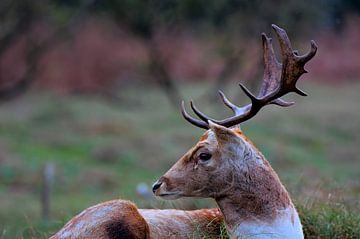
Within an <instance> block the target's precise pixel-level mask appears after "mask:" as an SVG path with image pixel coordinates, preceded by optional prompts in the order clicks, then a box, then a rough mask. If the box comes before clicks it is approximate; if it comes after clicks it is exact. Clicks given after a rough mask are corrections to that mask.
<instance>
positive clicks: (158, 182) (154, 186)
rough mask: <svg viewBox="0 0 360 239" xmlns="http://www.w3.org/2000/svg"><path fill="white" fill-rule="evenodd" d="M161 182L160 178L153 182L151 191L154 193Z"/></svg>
mask: <svg viewBox="0 0 360 239" xmlns="http://www.w3.org/2000/svg"><path fill="white" fill-rule="evenodd" d="M161 184H162V182H161V181H160V180H159V181H157V182H155V183H154V185H153V187H152V191H153V193H155V192H156V190H157V189H159V188H160V186H161Z"/></svg>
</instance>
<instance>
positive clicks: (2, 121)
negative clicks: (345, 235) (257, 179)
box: [0, 0, 360, 238]
mask: <svg viewBox="0 0 360 239" xmlns="http://www.w3.org/2000/svg"><path fill="white" fill-rule="evenodd" d="M359 13H360V2H359V1H356V0H343V1H341V0H317V1H314V0H313V1H297V0H290V1H284V0H273V1H265V0H253V1H247V0H223V1H218V0H182V1H176V0H161V1H155V0H106V1H101V0H38V1H31V0H2V1H1V2H0V103H1V104H0V238H46V237H47V236H49V235H50V234H51V233H53V232H55V231H56V230H58V229H59V228H61V227H62V225H63V224H64V222H66V221H67V220H68V219H70V218H71V217H72V216H74V215H75V214H76V213H78V212H80V211H81V210H82V209H85V208H87V207H89V206H91V205H94V204H97V203H99V202H102V201H105V200H110V199H116V198H123V199H129V200H133V201H134V202H136V203H137V205H139V207H147V208H182V209H193V208H201V207H211V206H214V204H213V202H212V201H211V200H194V199H191V200H179V201H175V202H166V201H160V200H157V199H155V198H153V196H152V194H151V192H150V191H149V188H150V185H151V184H152V183H153V182H154V181H155V180H157V179H158V178H159V177H160V176H161V175H162V174H163V173H164V172H165V171H166V170H167V169H168V168H169V167H170V166H171V165H172V164H173V163H174V162H175V161H176V160H177V159H178V158H180V157H181V155H182V154H183V153H185V152H186V151H187V150H188V148H189V147H191V146H192V145H193V144H194V143H196V142H197V140H198V138H199V137H200V135H201V134H202V133H203V130H201V129H198V128H195V127H193V126H192V125H190V124H188V123H187V122H186V121H185V120H184V119H183V118H182V116H181V114H180V102H181V100H182V99H184V100H185V101H189V100H190V99H193V100H195V101H196V102H197V105H198V106H200V107H201V109H203V110H204V111H205V112H207V113H208V114H209V115H211V116H214V117H215V118H224V117H226V116H228V115H230V114H231V113H230V112H229V111H228V110H227V109H225V107H224V106H223V105H222V103H221V101H220V99H219V97H218V95H217V91H218V90H219V89H221V90H223V91H224V92H225V93H226V94H227V95H228V96H229V98H230V99H232V100H233V102H236V103H237V104H239V105H242V104H246V103H248V99H247V98H246V97H245V96H244V94H243V93H242V92H241V91H240V88H238V87H237V85H238V83H240V82H242V83H244V84H245V85H246V86H248V87H249V88H250V89H251V90H252V91H253V92H257V90H258V88H259V84H260V82H261V78H262V70H263V64H262V58H261V57H262V55H261V54H262V47H261V38H260V34H261V33H262V32H265V33H267V34H268V35H269V34H271V24H272V23H275V24H277V25H279V26H280V27H282V28H285V29H286V30H287V32H288V34H289V37H290V39H291V40H292V44H293V47H294V49H299V51H300V53H305V52H307V51H308V50H309V48H310V40H311V39H313V40H315V41H316V43H317V45H318V47H319V49H318V54H317V55H316V56H315V58H314V59H313V60H312V61H311V62H310V63H309V64H308V66H307V69H308V71H309V72H310V73H309V74H306V75H305V76H303V77H302V78H301V80H300V81H299V83H298V85H299V88H300V89H303V90H304V91H305V92H307V93H308V94H309V96H308V97H300V96H297V95H295V96H294V95H291V96H289V97H287V98H288V99H292V100H294V101H296V104H295V106H293V107H290V108H286V109H279V108H278V107H275V106H269V107H266V108H265V109H264V110H262V112H261V113H260V114H259V115H257V116H256V117H255V119H252V120H251V122H247V123H244V125H243V127H242V128H243V130H244V132H245V133H246V134H247V136H248V137H249V138H251V139H252V140H253V141H254V143H255V144H256V145H257V146H258V147H259V149H260V150H261V151H262V152H263V153H264V154H265V156H266V157H267V159H268V160H269V161H270V163H271V164H272V165H273V167H274V169H275V171H277V172H278V174H279V176H280V178H281V179H282V181H283V182H284V184H285V185H286V187H287V188H288V190H289V191H290V193H291V194H292V197H293V198H294V200H295V201H296V203H297V204H298V205H299V207H304V208H311V207H312V206H313V205H318V204H319V203H320V204H323V203H326V204H330V205H332V206H334V207H338V206H339V205H341V206H340V207H341V208H345V209H346V210H348V211H351V212H357V213H358V212H359V211H360V206H359V196H360V150H359V145H360V94H359V91H360V47H359V45H360V44H359V43H360V27H359V26H360V16H359ZM273 42H274V44H275V46H276V49H278V46H277V41H276V40H275V39H274V41H273ZM345 209H344V210H345ZM349 238H350V237H349ZM354 238H355V237H354Z"/></svg>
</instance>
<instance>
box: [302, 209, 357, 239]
mask: <svg viewBox="0 0 360 239" xmlns="http://www.w3.org/2000/svg"><path fill="white" fill-rule="evenodd" d="M298 210H299V214H300V218H301V222H302V224H303V230H304V234H305V238H307V239H328V238H332V239H358V238H360V214H359V210H356V209H350V208H347V207H346V206H345V205H344V204H341V203H318V204H317V205H313V206H311V207H306V206H301V205H299V207H298Z"/></svg>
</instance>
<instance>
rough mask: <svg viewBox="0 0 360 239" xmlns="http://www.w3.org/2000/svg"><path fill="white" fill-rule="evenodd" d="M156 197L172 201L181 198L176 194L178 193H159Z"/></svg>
mask: <svg viewBox="0 0 360 239" xmlns="http://www.w3.org/2000/svg"><path fill="white" fill-rule="evenodd" d="M157 196H158V197H161V198H163V199H166V200H174V199H178V198H180V197H181V195H180V193H178V192H171V193H170V192H169V193H160V194H159V195H157Z"/></svg>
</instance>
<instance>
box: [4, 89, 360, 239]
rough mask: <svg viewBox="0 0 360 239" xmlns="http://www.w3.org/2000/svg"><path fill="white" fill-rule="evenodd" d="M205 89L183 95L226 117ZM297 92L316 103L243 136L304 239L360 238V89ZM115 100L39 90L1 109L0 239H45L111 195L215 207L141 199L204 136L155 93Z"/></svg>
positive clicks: (267, 120) (270, 112) (136, 92)
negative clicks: (45, 187) (267, 167)
mask: <svg viewBox="0 0 360 239" xmlns="http://www.w3.org/2000/svg"><path fill="white" fill-rule="evenodd" d="M209 88H210V87H204V85H202V84H198V85H185V86H184V88H183V89H182V92H183V93H186V94H185V95H184V98H185V99H190V98H192V99H195V100H196V102H197V105H198V106H199V107H201V108H202V109H204V111H205V112H208V113H209V114H210V115H215V116H216V115H221V116H219V117H218V118H221V117H225V116H226V115H229V112H228V111H226V110H225V109H224V107H223V106H222V105H221V103H220V102H219V103H216V104H215V103H211V104H210V103H209V102H208V99H207V97H206V94H207V91H208V89H209ZM301 88H303V89H305V90H306V91H307V92H308V93H309V95H310V96H309V97H307V98H301V97H298V96H295V97H293V99H294V100H295V101H296V104H295V106H293V107H291V108H288V109H279V108H277V107H274V106H272V107H271V106H269V107H267V108H265V109H264V110H263V111H262V112H261V113H260V114H259V115H258V116H256V117H255V118H254V119H253V120H252V121H251V122H248V123H245V124H244V125H243V130H244V132H245V133H246V134H247V136H249V138H251V139H252V140H253V141H254V142H255V144H256V145H257V146H258V148H259V149H260V150H261V151H262V152H263V153H264V154H265V156H266V157H267V159H268V160H269V161H270V162H271V164H272V165H273V167H274V169H275V170H276V171H277V172H278V174H279V176H280V178H281V179H282V181H283V182H284V184H285V185H286V187H287V188H288V190H289V191H290V193H291V195H292V197H293V198H294V199H295V201H296V202H297V205H298V207H299V208H300V212H301V216H302V221H303V223H304V226H305V232H306V235H307V237H308V238H359V237H360V236H359V235H360V234H359V228H360V226H359V218H360V217H359V216H358V214H359V212H360V206H359V202H358V200H359V197H360V180H359V178H360V170H359V169H360V150H359V145H360V110H359V109H358V108H359V107H358V104H357V102H360V95H359V94H358V92H359V91H360V84H353V85H347V86H341V85H340V86H336V87H331V86H324V85H317V84H309V83H306V84H304V85H303V86H302V87H301ZM225 92H228V95H230V97H231V96H236V95H238V92H239V91H238V89H236V88H235V89H233V88H231V89H225ZM119 94H120V95H121V96H122V97H123V98H124V99H126V102H125V101H124V102H121V104H109V102H106V101H105V100H103V99H100V98H96V97H84V96H83V97H80V96H63V97H59V96H56V95H52V94H44V93H39V92H34V93H29V94H28V95H26V96H24V97H21V98H19V99H17V100H16V101H13V102H9V103H6V104H3V105H1V106H0V238H4V239H5V238H41V237H43V238H46V236H48V235H49V234H50V233H52V232H55V231H56V230H58V229H59V228H60V227H61V226H62V225H63V223H64V222H65V221H66V220H68V219H69V218H71V217H72V216H74V215H75V214H76V213H78V212H79V211H81V210H82V209H84V208H86V207H88V206H91V205H94V204H96V203H99V202H101V201H104V200H110V199H114V198H125V199H130V200H133V201H135V202H136V203H137V204H138V205H139V207H155V208H166V207H175V208H186V209H192V208H201V207H210V206H214V204H213V202H212V201H211V200H193V199H187V200H180V201H177V202H164V201H157V200H155V199H143V198H140V197H139V196H138V195H137V194H136V191H135V188H136V186H137V185H138V184H139V183H142V182H144V183H146V184H147V185H151V184H152V183H153V182H154V181H155V180H156V179H157V178H158V177H159V176H161V175H162V174H163V173H164V172H165V171H166V170H167V169H168V168H169V167H170V166H171V165H172V164H173V163H174V162H175V161H176V160H177V159H178V158H179V157H180V156H181V155H182V154H183V153H185V152H186V150H187V149H188V148H189V147H191V146H192V145H193V144H194V143H195V142H196V141H197V139H198V138H199V136H200V135H201V134H202V132H203V131H202V130H201V129H197V128H194V127H193V126H191V125H189V124H188V123H187V122H186V121H185V120H183V119H182V117H181V115H180V112H179V110H178V109H173V108H171V106H170V105H169V104H168V101H167V99H166V98H165V96H164V95H163V94H162V93H161V92H160V91H159V90H158V89H155V88H152V87H150V86H147V87H146V88H139V87H133V88H125V89H123V90H122V91H121V92H119ZM235 99H237V97H235ZM241 99H243V98H241ZM237 102H242V101H241V100H239V99H238V100H237ZM49 162H52V163H54V164H55V166H56V174H55V182H54V189H53V193H52V195H51V197H52V198H51V199H52V200H51V216H52V218H51V220H48V221H44V220H43V219H41V210H40V200H39V198H40V192H41V185H42V177H41V172H42V168H43V167H44V166H45V165H46V164H47V163H49ZM224 238H225V235H224Z"/></svg>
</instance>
